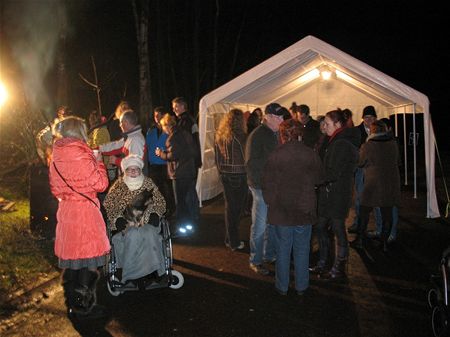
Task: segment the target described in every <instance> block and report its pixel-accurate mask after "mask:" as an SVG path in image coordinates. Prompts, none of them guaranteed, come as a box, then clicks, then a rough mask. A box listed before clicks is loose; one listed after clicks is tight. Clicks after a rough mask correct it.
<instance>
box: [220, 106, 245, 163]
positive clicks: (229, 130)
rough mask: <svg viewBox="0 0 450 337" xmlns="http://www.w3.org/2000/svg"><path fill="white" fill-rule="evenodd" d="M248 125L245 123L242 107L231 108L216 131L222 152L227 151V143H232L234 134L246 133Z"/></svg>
mask: <svg viewBox="0 0 450 337" xmlns="http://www.w3.org/2000/svg"><path fill="white" fill-rule="evenodd" d="M246 132H247V126H246V123H245V118H244V113H243V112H242V110H240V109H231V110H230V111H229V112H228V113H227V114H226V115H225V116H224V117H223V118H222V119H221V120H220V123H219V127H218V128H217V131H216V135H215V138H216V143H217V145H218V146H219V149H220V152H222V154H224V153H225V145H226V144H227V143H231V141H232V140H233V136H235V135H241V134H245V133H246Z"/></svg>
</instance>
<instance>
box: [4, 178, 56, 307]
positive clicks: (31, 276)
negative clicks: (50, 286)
mask: <svg viewBox="0 0 450 337" xmlns="http://www.w3.org/2000/svg"><path fill="white" fill-rule="evenodd" d="M0 184H1V185H0V196H2V197H4V198H5V199H7V200H9V201H14V202H15V203H16V204H15V205H14V209H15V211H13V212H0V302H4V301H5V300H7V299H8V298H9V297H10V296H11V294H13V293H14V292H16V291H17V290H20V289H26V288H28V287H29V286H31V285H33V284H35V283H36V282H37V281H38V280H39V279H41V278H42V277H44V276H45V274H47V273H49V272H51V271H53V270H54V266H55V265H56V258H55V257H54V255H53V242H52V241H50V240H42V238H41V237H39V236H37V235H35V234H34V233H33V232H32V231H31V230H30V221H29V219H30V203H29V199H28V195H27V193H26V190H27V189H26V185H25V187H24V186H23V184H26V183H25V182H23V181H21V180H19V181H17V180H15V181H10V180H8V181H1V182H0Z"/></svg>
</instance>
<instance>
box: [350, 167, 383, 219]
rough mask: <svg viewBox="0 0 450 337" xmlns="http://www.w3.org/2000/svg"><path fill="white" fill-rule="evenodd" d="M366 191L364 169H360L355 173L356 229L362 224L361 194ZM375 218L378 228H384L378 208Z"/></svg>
mask: <svg viewBox="0 0 450 337" xmlns="http://www.w3.org/2000/svg"><path fill="white" fill-rule="evenodd" d="M363 190H364V169H362V168H360V167H358V168H357V169H356V171H355V218H354V220H353V225H352V226H355V227H358V226H359V225H360V223H361V212H360V210H359V209H360V206H361V194H362V192H363ZM374 216H375V223H376V224H377V228H378V226H380V228H381V226H382V219H381V211H380V209H379V208H378V207H376V208H375V211H374Z"/></svg>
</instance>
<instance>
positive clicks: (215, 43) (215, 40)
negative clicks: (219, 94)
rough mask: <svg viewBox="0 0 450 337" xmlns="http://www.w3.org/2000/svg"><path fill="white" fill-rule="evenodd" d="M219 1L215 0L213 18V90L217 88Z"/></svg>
mask: <svg viewBox="0 0 450 337" xmlns="http://www.w3.org/2000/svg"><path fill="white" fill-rule="evenodd" d="M219 5H220V4H219V0H216V15H215V17H214V37H213V81H212V87H213V88H214V89H215V88H216V86H217V67H218V64H217V58H218V53H219V37H218V31H219V13H220V7H219Z"/></svg>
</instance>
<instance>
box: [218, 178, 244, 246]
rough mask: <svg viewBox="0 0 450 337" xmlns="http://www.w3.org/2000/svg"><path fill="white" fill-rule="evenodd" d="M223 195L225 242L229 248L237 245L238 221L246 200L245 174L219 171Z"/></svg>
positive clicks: (238, 241)
mask: <svg viewBox="0 0 450 337" xmlns="http://www.w3.org/2000/svg"><path fill="white" fill-rule="evenodd" d="M220 179H221V181H222V185H223V194H224V197H225V244H228V245H229V246H230V247H231V248H236V247H238V246H239V243H240V240H239V223H240V221H241V214H242V211H243V210H244V208H245V203H246V200H247V191H248V186H247V175H246V174H245V173H244V174H233V173H221V174H220Z"/></svg>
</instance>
